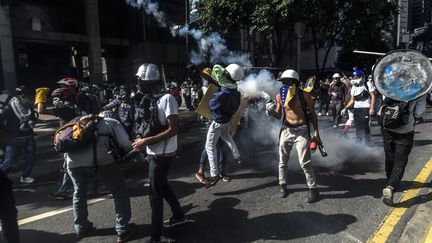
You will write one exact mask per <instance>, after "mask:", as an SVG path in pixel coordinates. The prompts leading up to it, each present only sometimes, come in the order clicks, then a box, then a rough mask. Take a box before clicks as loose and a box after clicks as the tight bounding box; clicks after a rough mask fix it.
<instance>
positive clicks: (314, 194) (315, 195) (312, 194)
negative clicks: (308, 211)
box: [306, 188, 319, 203]
mask: <svg viewBox="0 0 432 243" xmlns="http://www.w3.org/2000/svg"><path fill="white" fill-rule="evenodd" d="M318 201H319V191H318V189H317V188H312V189H310V190H309V194H308V197H307V200H306V202H307V203H314V202H318Z"/></svg>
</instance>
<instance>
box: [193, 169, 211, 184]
mask: <svg viewBox="0 0 432 243" xmlns="http://www.w3.org/2000/svg"><path fill="white" fill-rule="evenodd" d="M195 177H196V178H197V179H198V181H199V182H201V183H202V184H204V185H207V184H208V183H209V181H208V180H207V178H206V177H205V175H204V174H201V173H198V172H197V173H195Z"/></svg>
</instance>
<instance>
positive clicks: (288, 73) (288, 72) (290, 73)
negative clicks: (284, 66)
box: [278, 69, 299, 81]
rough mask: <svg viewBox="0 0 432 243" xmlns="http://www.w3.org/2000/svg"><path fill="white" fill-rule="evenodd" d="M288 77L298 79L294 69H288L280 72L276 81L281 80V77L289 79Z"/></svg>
mask: <svg viewBox="0 0 432 243" xmlns="http://www.w3.org/2000/svg"><path fill="white" fill-rule="evenodd" d="M289 78H292V79H295V80H299V75H298V73H297V72H296V71H295V70H292V69H288V70H285V71H284V72H283V73H282V75H281V76H280V78H279V79H278V81H282V80H283V79H289Z"/></svg>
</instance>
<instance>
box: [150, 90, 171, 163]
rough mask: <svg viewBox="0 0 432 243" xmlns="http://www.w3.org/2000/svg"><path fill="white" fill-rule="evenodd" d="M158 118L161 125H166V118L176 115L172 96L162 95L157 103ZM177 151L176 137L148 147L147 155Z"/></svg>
mask: <svg viewBox="0 0 432 243" xmlns="http://www.w3.org/2000/svg"><path fill="white" fill-rule="evenodd" d="M157 107H158V118H159V121H160V122H161V124H162V125H166V124H167V117H169V116H172V115H178V104H177V101H176V99H175V98H174V96H172V95H170V94H164V95H163V96H162V97H161V98H160V99H159V100H158V102H157ZM175 151H177V135H175V136H172V137H170V138H168V139H165V140H163V141H161V142H158V143H155V144H152V145H148V146H147V154H149V155H161V154H168V153H173V152H175Z"/></svg>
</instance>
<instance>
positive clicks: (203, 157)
mask: <svg viewBox="0 0 432 243" xmlns="http://www.w3.org/2000/svg"><path fill="white" fill-rule="evenodd" d="M216 149H217V154H218V156H219V157H218V159H219V160H218V162H219V169H220V170H221V171H224V167H225V158H224V154H223V153H222V143H221V140H220V139H219V141H218V142H217V144H216ZM207 160H208V156H207V150H206V148H205V147H204V149H203V150H202V152H201V157H200V160H199V167H202V168H203V169H204V167H205V163H206V161H207Z"/></svg>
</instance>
